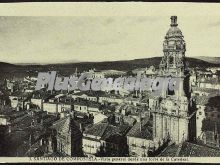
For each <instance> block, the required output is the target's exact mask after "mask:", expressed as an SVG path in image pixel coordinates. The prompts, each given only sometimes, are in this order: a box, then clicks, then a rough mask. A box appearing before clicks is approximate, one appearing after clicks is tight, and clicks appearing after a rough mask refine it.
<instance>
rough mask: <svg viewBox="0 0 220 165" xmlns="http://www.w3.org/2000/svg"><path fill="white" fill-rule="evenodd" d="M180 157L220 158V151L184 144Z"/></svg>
mask: <svg viewBox="0 0 220 165" xmlns="http://www.w3.org/2000/svg"><path fill="white" fill-rule="evenodd" d="M179 156H180V157H220V150H217V149H213V148H210V147H207V146H203V145H198V144H193V143H189V142H184V143H183V145H182V148H181V150H180V153H179Z"/></svg>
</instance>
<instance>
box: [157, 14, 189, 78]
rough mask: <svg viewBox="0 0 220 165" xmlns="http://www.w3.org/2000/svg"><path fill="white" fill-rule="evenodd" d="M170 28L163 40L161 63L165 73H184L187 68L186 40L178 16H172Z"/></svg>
mask: <svg viewBox="0 0 220 165" xmlns="http://www.w3.org/2000/svg"><path fill="white" fill-rule="evenodd" d="M170 19H171V24H170V28H169V30H168V31H167V33H166V35H165V40H164V42H163V52H164V56H163V58H162V60H161V63H160V70H161V72H162V73H163V74H165V73H172V74H183V73H184V70H185V51H186V47H185V41H184V39H183V38H184V37H183V34H182V32H181V30H180V29H179V28H178V27H177V26H178V24H177V16H171V18H170Z"/></svg>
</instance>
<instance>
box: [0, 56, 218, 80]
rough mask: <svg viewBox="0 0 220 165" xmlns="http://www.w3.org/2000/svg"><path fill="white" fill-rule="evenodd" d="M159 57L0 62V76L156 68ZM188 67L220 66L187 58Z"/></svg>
mask: <svg viewBox="0 0 220 165" xmlns="http://www.w3.org/2000/svg"><path fill="white" fill-rule="evenodd" d="M160 61H161V57H153V58H146V59H135V60H128V61H106V62H82V63H65V64H48V65H12V64H7V63H0V70H1V72H0V76H1V77H2V75H3V76H4V77H5V76H6V77H7V76H13V75H14V76H23V75H24V74H25V75H26V74H37V72H39V71H45V72H47V71H50V70H54V71H60V73H61V74H62V75H70V74H72V73H74V72H75V69H76V68H77V70H78V71H79V72H82V71H88V70H89V69H91V68H95V69H97V70H108V69H114V70H122V71H130V70H133V69H137V68H145V67H150V66H152V65H153V66H155V67H156V68H158V66H159V64H160ZM187 62H188V63H189V67H191V68H192V67H200V68H207V67H220V64H215V63H210V62H207V61H204V60H200V59H195V58H187Z"/></svg>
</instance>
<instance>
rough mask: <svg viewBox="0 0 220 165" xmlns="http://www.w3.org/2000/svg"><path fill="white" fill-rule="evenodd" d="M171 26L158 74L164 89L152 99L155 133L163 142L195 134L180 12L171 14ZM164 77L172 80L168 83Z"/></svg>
mask: <svg viewBox="0 0 220 165" xmlns="http://www.w3.org/2000/svg"><path fill="white" fill-rule="evenodd" d="M170 26H171V27H170V29H169V30H168V32H167V34H166V36H165V40H164V42H163V52H164V56H163V57H162V60H161V63H160V65H159V73H158V76H157V78H158V79H161V80H162V90H161V93H159V94H157V95H154V96H155V97H153V98H150V99H149V105H150V108H151V110H152V112H153V137H154V139H155V140H157V141H159V143H160V144H163V143H165V142H167V141H172V142H175V143H177V144H179V143H181V142H182V141H186V140H189V139H193V138H194V136H195V131H194V126H195V113H194V112H193V110H192V109H193V108H192V107H193V101H192V99H191V87H190V81H189V78H190V74H189V70H188V68H187V64H186V59H185V51H186V47H185V41H184V39H183V35H182V32H181V30H180V29H179V28H178V27H177V26H178V24H177V17H176V16H171V24H170ZM163 80H169V82H170V83H169V84H166V83H164V81H163ZM164 84H165V85H164ZM157 85H158V84H157ZM172 88H173V89H172ZM153 92H154V91H153Z"/></svg>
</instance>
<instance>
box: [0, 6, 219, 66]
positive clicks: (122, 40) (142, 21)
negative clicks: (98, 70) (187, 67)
mask: <svg viewBox="0 0 220 165" xmlns="http://www.w3.org/2000/svg"><path fill="white" fill-rule="evenodd" d="M117 6H119V9H120V5H116V7H117ZM187 6H188V9H187ZM193 6H194V7H193ZM9 7H10V8H11V9H12V7H11V6H9ZM116 7H115V8H114V10H113V9H109V11H111V10H113V11H112V12H113V13H114V14H109V13H108V14H106V15H104V14H103V15H102V14H101V13H102V12H103V10H100V13H99V12H96V14H95V15H90V14H87V15H86V14H82V15H80V14H78V15H77V14H76V15H74V14H72V15H71V14H69V15H62V14H60V15H59V14H58V15H52V16H51V15H49V16H48V15H46V14H45V15H31V14H30V11H29V14H26V15H25V14H24V15H21V14H19V13H18V14H16V13H14V14H10V13H9V14H8V15H7V13H1V12H0V15H2V16H1V17H0V61H2V62H9V63H41V64H46V63H63V62H64V63H65V62H81V61H117V60H132V59H140V58H149V57H155V56H163V51H162V49H163V47H162V44H163V41H164V36H165V34H166V32H167V31H168V29H169V27H170V16H171V15H176V16H177V17H178V19H177V22H178V27H179V28H180V29H181V31H182V33H183V35H184V39H185V41H186V50H187V51H186V56H187V57H195V56H212V57H220V39H219V36H220V13H218V11H220V5H218V6H216V7H215V8H212V10H210V9H211V6H210V7H209V6H205V7H201V6H199V5H190V6H189V5H188V4H187V5H186V6H185V7H184V4H183V5H182V7H181V5H177V7H176V8H175V5H174V6H172V5H170V6H166V5H165V6H164V5H162V7H161V6H160V5H153V6H149V5H148V6H146V7H145V10H146V13H147V14H146V13H145V14H141V13H143V7H140V11H138V7H137V6H134V9H136V14H134V13H133V14H132V12H130V13H129V12H128V11H129V10H128V11H127V10H124V11H127V15H126V12H125V14H120V13H119V14H118V15H117V10H116V9H117V8H116ZM165 7H167V9H166V8H165ZM179 7H181V10H178V8H179ZM81 8H82V6H81ZM164 8H165V9H164ZM0 9H1V6H0ZM64 9H65V7H64ZM74 9H75V11H78V12H79V11H80V9H76V6H75V8H74ZM87 9H90V8H89V7H88V8H87ZM98 9H100V7H99V8H97V11H98ZM102 9H103V8H102ZM119 9H118V10H119ZM160 9H162V10H160ZM174 9H175V10H174ZM207 9H208V10H210V11H212V13H208V14H209V15H207V12H209V11H208V10H207ZM20 10H21V9H20V8H19V9H18V10H17V11H20ZM44 10H45V9H44ZM68 10H69V8H66V10H65V11H68ZM93 10H94V6H93V7H91V11H92V12H94V11H93ZM194 10H196V11H195V13H193V11H194ZM9 11H10V10H9ZM15 11H16V10H15ZM42 11H43V10H42ZM73 11H74V10H73ZM83 11H84V10H82V12H83ZM101 11H102V12H101ZM159 11H161V13H159ZM189 11H190V12H191V13H189ZM203 11H205V12H203ZM38 12H40V10H39V11H38ZM54 12H55V11H54ZM115 12H116V14H115ZM138 12H140V13H138ZM33 13H34V10H33Z"/></svg>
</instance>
